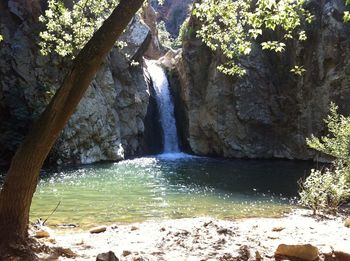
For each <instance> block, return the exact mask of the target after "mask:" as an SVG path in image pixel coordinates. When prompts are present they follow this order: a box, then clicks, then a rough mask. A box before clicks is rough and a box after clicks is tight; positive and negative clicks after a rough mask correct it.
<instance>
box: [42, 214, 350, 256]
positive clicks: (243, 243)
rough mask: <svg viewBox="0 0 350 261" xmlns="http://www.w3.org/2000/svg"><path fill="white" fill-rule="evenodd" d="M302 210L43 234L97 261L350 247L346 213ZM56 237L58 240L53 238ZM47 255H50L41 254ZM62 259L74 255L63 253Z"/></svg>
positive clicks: (272, 252) (349, 232)
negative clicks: (321, 215) (324, 215)
mask: <svg viewBox="0 0 350 261" xmlns="http://www.w3.org/2000/svg"><path fill="white" fill-rule="evenodd" d="M309 214H310V212H308V211H305V210H297V211H295V212H293V213H292V214H289V215H287V216H285V217H282V218H250V219H243V220H236V221H225V220H217V219H213V218H209V217H208V218H191V219H178V220H167V221H159V222H156V221H153V222H144V223H137V224H131V225H114V226H110V227H108V228H107V230H106V231H105V232H103V233H100V234H90V233H88V232H85V233H69V232H67V234H63V235H54V231H53V232H52V231H51V232H50V235H51V239H42V240H43V241H45V242H47V244H49V245H50V244H51V245H52V246H60V247H64V248H70V249H71V250H72V251H73V252H74V253H76V254H77V255H78V257H76V258H75V260H96V256H97V255H98V254H99V253H103V252H108V251H113V252H114V253H115V255H116V256H117V257H118V258H119V260H121V261H124V260H128V261H129V260H138V261H142V260H167V261H175V260H176V261H181V260H198V261H199V260H223V261H224V260H236V259H233V257H235V256H239V255H242V254H243V255H247V254H248V253H249V254H248V255H250V256H251V257H252V258H253V260H255V256H256V251H258V252H259V254H260V255H261V256H262V257H263V258H264V259H263V260H270V259H272V257H273V255H274V251H275V250H276V248H277V246H278V245H279V244H281V243H284V244H312V245H314V246H317V247H318V248H319V250H320V251H321V252H323V253H328V252H331V249H332V248H333V249H334V250H337V251H344V252H346V251H347V252H349V250H350V229H349V228H346V227H345V226H344V220H343V219H342V218H332V219H323V220H317V219H315V218H313V217H310V215H309ZM49 241H51V242H54V244H52V243H49ZM42 258H43V260H57V259H54V258H53V259H48V256H42ZM58 260H72V259H71V258H65V257H60V258H59V259H58Z"/></svg>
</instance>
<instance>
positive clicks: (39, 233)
mask: <svg viewBox="0 0 350 261" xmlns="http://www.w3.org/2000/svg"><path fill="white" fill-rule="evenodd" d="M34 237H36V238H44V237H50V234H49V232H47V231H45V230H38V231H36V232H35V235H34Z"/></svg>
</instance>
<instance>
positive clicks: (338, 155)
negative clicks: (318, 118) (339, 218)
mask: <svg viewBox="0 0 350 261" xmlns="http://www.w3.org/2000/svg"><path fill="white" fill-rule="evenodd" d="M337 110H338V107H337V106H336V105H335V104H334V103H331V106H330V114H329V115H328V116H327V118H326V119H325V123H326V125H327V129H328V134H327V135H326V136H322V137H320V138H318V137H315V136H313V135H312V136H311V138H309V139H307V140H306V142H307V145H308V146H309V147H310V148H312V149H315V150H317V151H319V152H322V153H324V154H327V155H330V156H332V157H333V158H334V161H333V163H332V165H333V166H332V168H326V169H324V170H314V169H313V170H311V175H310V176H309V177H307V178H306V179H305V181H303V182H300V187H301V191H300V193H299V194H300V197H301V199H300V203H301V204H302V205H304V206H307V207H310V208H311V209H313V211H314V213H316V211H318V210H321V211H331V212H335V211H336V210H337V208H338V207H339V206H340V205H341V204H343V203H344V202H345V201H346V200H348V199H349V198H350V151H349V149H350V117H345V116H343V115H340V114H338V111H337Z"/></svg>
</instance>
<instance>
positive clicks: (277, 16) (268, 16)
mask: <svg viewBox="0 0 350 261" xmlns="http://www.w3.org/2000/svg"><path fill="white" fill-rule="evenodd" d="M304 2H305V1H304V0H281V1H275V0H259V1H245V0H238V1H231V0H220V1H217V0H207V1H201V2H200V3H197V4H196V5H195V9H194V11H193V14H194V15H195V16H196V17H197V18H198V19H199V21H200V22H201V27H200V29H199V30H198V31H197V33H198V35H199V36H200V37H201V39H202V40H203V41H204V43H205V44H206V45H207V46H208V47H209V48H210V49H212V50H213V51H216V50H219V51H220V52H222V53H223V54H224V56H225V57H226V58H227V62H226V63H225V64H222V65H220V66H219V67H218V69H219V70H220V71H221V72H223V73H225V74H228V75H243V74H244V73H245V70H244V69H243V68H242V67H241V66H240V64H239V63H237V58H239V57H240V56H242V55H247V54H249V53H250V52H251V49H252V43H253V41H254V40H256V39H257V38H258V37H259V36H261V35H262V34H263V32H269V31H278V32H283V33H282V35H280V38H279V39H277V38H276V39H271V40H268V41H262V42H261V47H262V49H265V50H271V51H275V52H277V53H279V52H282V51H284V49H285V47H286V42H287V41H288V40H289V39H298V40H300V41H304V40H306V34H305V31H304V30H303V29H302V27H303V25H304V24H305V23H310V22H311V21H312V18H313V16H312V15H311V13H310V12H308V11H307V10H306V9H304ZM292 70H293V72H294V73H296V74H302V73H303V69H302V67H300V66H296V67H295V68H293V69H292Z"/></svg>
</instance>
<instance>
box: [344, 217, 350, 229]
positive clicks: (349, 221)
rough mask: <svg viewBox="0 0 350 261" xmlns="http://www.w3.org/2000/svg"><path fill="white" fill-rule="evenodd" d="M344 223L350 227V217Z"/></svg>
mask: <svg viewBox="0 0 350 261" xmlns="http://www.w3.org/2000/svg"><path fill="white" fill-rule="evenodd" d="M344 225H345V226H346V227H347V228H350V218H347V219H346V220H345V223H344Z"/></svg>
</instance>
